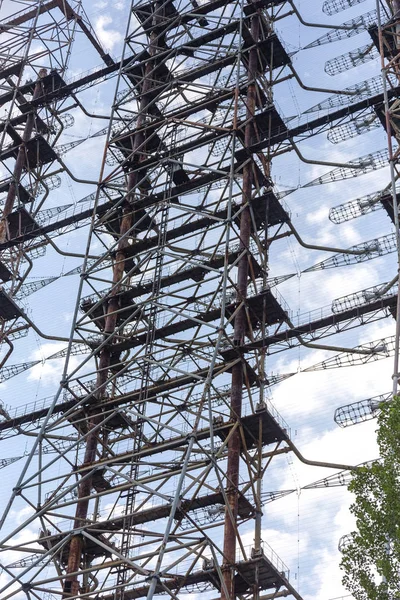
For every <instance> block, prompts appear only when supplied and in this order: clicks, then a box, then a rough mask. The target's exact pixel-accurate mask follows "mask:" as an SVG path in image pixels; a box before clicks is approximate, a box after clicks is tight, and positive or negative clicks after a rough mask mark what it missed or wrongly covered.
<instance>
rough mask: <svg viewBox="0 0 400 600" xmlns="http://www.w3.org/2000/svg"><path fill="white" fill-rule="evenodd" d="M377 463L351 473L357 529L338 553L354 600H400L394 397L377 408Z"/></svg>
mask: <svg viewBox="0 0 400 600" xmlns="http://www.w3.org/2000/svg"><path fill="white" fill-rule="evenodd" d="M377 441H378V446H379V450H380V456H381V459H380V460H379V461H376V462H374V463H372V464H371V465H369V466H364V467H361V468H359V469H357V471H355V473H354V477H353V480H352V482H351V483H350V485H349V490H350V491H351V492H353V493H354V494H355V501H354V503H353V504H352V505H351V507H350V511H351V512H352V513H353V514H354V516H355V517H356V527H357V530H356V531H353V532H352V533H351V535H350V537H349V540H350V541H349V543H348V544H347V545H346V547H345V548H344V549H343V558H342V562H341V567H342V569H343V570H344V572H345V575H344V577H343V585H344V586H345V587H346V588H347V590H348V591H349V592H350V593H351V594H352V595H353V596H354V598H356V600H388V599H390V600H393V599H395V598H400V396H394V398H393V400H392V401H390V402H388V403H385V404H382V406H381V413H380V415H379V417H378V430H377Z"/></svg>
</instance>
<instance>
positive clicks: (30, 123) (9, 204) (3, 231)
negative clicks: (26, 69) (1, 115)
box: [0, 69, 47, 242]
mask: <svg viewBox="0 0 400 600" xmlns="http://www.w3.org/2000/svg"><path fill="white" fill-rule="evenodd" d="M46 75H47V70H46V69H40V71H39V79H38V80H37V82H36V85H35V88H34V91H33V96H32V100H36V99H37V98H39V96H40V95H41V94H42V81H41V80H42V79H43V77H46ZM34 125H35V112H34V111H32V112H30V113H29V114H28V116H27V117H26V123H25V129H24V133H23V134H22V144H21V145H20V147H19V148H18V154H17V159H16V161H15V166H14V171H13V178H12V181H11V183H10V187H9V189H8V193H7V198H6V201H5V203H4V208H3V214H2V217H1V221H0V242H4V241H5V240H6V238H7V217H8V215H9V214H10V213H11V212H12V209H13V207H14V202H15V198H16V196H17V190H18V184H19V182H20V180H21V176H22V173H23V170H24V168H25V165H26V145H25V144H26V143H27V142H29V140H30V139H31V136H32V131H33V127H34Z"/></svg>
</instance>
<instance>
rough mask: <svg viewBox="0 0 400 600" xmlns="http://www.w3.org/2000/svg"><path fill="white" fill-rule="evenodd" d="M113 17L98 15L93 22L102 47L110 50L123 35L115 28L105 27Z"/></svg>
mask: <svg viewBox="0 0 400 600" xmlns="http://www.w3.org/2000/svg"><path fill="white" fill-rule="evenodd" d="M112 22H113V19H112V17H111V16H110V15H100V16H99V17H97V19H96V20H95V22H94V28H95V31H96V33H97V35H98V38H99V40H100V42H101V44H102V45H103V46H104V48H105V49H106V50H108V51H112V50H113V48H114V46H115V45H116V44H118V43H119V42H121V41H122V39H123V35H122V34H121V32H119V31H118V30H117V29H106V28H107V26H108V25H111V23H112Z"/></svg>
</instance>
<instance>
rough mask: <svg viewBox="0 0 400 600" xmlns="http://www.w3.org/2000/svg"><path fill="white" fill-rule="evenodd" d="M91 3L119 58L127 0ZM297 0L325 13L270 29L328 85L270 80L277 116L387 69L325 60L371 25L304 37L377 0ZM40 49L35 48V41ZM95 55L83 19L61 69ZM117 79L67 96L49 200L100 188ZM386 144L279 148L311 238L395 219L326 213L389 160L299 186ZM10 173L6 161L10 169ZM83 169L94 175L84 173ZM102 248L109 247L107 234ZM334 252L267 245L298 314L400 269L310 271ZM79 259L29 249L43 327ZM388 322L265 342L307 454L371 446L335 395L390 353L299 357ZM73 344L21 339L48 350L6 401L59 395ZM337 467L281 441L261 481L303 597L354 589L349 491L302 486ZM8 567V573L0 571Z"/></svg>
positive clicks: (69, 295) (57, 320) (349, 455)
mask: <svg viewBox="0 0 400 600" xmlns="http://www.w3.org/2000/svg"><path fill="white" fill-rule="evenodd" d="M28 4H29V3H28ZM83 4H84V7H85V10H86V12H87V15H88V17H89V19H90V21H91V23H92V24H93V28H94V30H95V31H96V34H97V36H98V39H99V40H100V42H101V44H102V46H103V47H104V48H105V49H106V50H107V51H108V52H109V53H110V54H111V55H112V56H113V57H114V58H115V59H117V58H118V57H120V56H121V54H122V52H123V40H124V35H125V28H126V22H127V14H128V11H129V2H128V0H121V1H119V2H111V1H106V0H104V1H101V2H90V3H89V2H86V3H85V2H84V3H83ZM295 5H296V7H297V9H298V11H299V12H300V14H301V15H302V17H303V19H304V20H305V21H307V22H310V23H317V24H318V26H315V27H312V26H304V25H302V24H301V23H300V22H299V20H298V19H297V18H296V16H293V15H292V16H290V15H289V16H287V17H286V18H284V19H282V20H279V21H277V22H276V24H275V28H276V32H277V34H278V36H279V38H280V39H281V40H282V42H283V44H284V47H285V48H286V50H287V51H288V52H290V53H291V54H292V53H293V56H292V60H293V65H294V68H295V70H296V73H297V74H298V76H299V78H300V80H301V82H302V83H303V84H304V85H305V86H307V87H309V88H319V89H320V90H321V91H318V92H317V91H310V90H305V89H303V88H302V87H301V86H300V85H299V84H298V82H297V81H296V80H295V79H294V78H291V79H289V80H286V81H283V82H282V83H278V84H277V85H275V86H274V90H273V94H274V103H275V106H276V107H277V109H278V111H279V113H280V114H281V116H282V118H283V119H284V120H288V122H289V123H291V124H296V123H297V122H298V121H300V122H301V121H302V120H303V119H304V118H307V117H306V116H305V115H304V113H305V111H307V110H308V109H310V108H311V107H315V106H316V105H318V104H319V103H321V102H322V101H324V100H326V99H327V98H330V97H336V96H338V95H339V94H333V93H332V92H333V91H337V92H338V91H340V90H345V89H346V88H348V87H349V86H353V85H355V84H356V83H360V82H363V81H364V80H367V79H370V78H371V77H376V76H378V75H379V60H378V59H377V58H375V59H374V60H371V61H370V62H367V63H365V64H363V65H360V66H357V67H356V68H354V69H351V70H346V71H344V72H343V73H339V74H337V75H335V76H331V75H329V74H327V73H326V72H325V71H324V67H325V63H326V61H329V60H331V59H334V58H335V57H337V56H340V55H343V54H345V53H347V52H350V51H354V50H356V49H357V48H359V47H362V46H365V45H366V44H368V43H369V41H370V38H369V35H368V33H367V32H366V31H364V32H361V33H360V34H359V35H356V36H353V37H351V38H346V39H342V40H339V41H336V42H332V43H329V44H326V45H321V46H317V47H313V48H309V49H305V47H306V46H307V45H308V44H310V43H311V42H313V41H314V40H315V39H317V38H319V37H320V36H322V35H324V34H326V33H327V32H328V31H330V29H329V28H324V27H321V26H320V25H321V24H322V25H335V24H341V23H343V22H348V21H350V20H351V19H354V18H355V17H358V16H359V15H360V14H364V13H367V12H369V11H371V10H374V8H375V1H374V0H365V1H364V2H360V3H358V4H356V5H354V6H353V7H349V8H348V9H347V10H345V11H342V12H339V13H337V14H334V15H332V16H330V15H327V14H325V13H324V12H323V11H322V7H323V2H322V0H315V1H314V2H313V3H310V2H307V1H305V0H303V1H300V0H298V1H296V2H295ZM1 10H2V16H1V18H3V14H4V15H5V16H7V15H8V14H9V13H10V12H11V11H12V10H14V4H13V3H11V2H9V1H8V2H7V1H6V2H3V4H2V6H1ZM3 11H4V12H3ZM331 31H332V30H331ZM34 50H35V51H40V48H35V49H34ZM100 62H101V60H100V58H99V56H98V55H96V53H94V52H93V50H91V49H90V48H89V47H88V44H87V43H86V42H85V40H84V38H83V36H82V34H81V33H79V32H77V33H76V39H75V45H74V51H73V52H72V54H71V60H70V64H69V68H68V71H67V73H66V79H67V80H69V79H71V80H72V79H73V78H74V77H76V76H78V75H79V73H81V72H82V71H83V72H85V71H89V70H91V69H93V68H94V67H96V66H97V65H99V64H100ZM27 75H28V74H27ZM123 84H124V82H120V88H119V89H122V88H123ZM115 85H116V79H115V78H114V79H111V80H109V81H107V82H104V83H102V84H101V85H98V86H96V87H92V88H90V89H88V90H86V91H83V92H82V93H80V94H79V99H80V101H81V102H82V103H83V104H84V106H85V108H86V111H87V112H88V113H90V114H91V115H95V116H92V117H91V116H87V114H84V113H83V112H80V111H79V110H75V108H74V107H72V108H71V109H70V110H71V113H72V114H73V115H74V118H75V122H74V125H73V126H72V127H71V128H69V129H66V130H65V131H64V132H63V134H62V137H61V138H60V140H59V144H60V145H61V144H67V143H69V142H74V141H82V143H81V144H79V145H77V146H76V147H75V148H73V149H71V150H70V151H68V152H67V153H66V154H65V156H64V160H65V164H66V165H67V166H68V167H69V168H70V169H71V171H72V172H73V174H74V179H72V178H70V177H68V176H66V175H65V174H62V175H61V185H60V187H59V188H58V189H57V191H56V192H54V193H51V194H50V195H49V197H48V199H47V200H46V204H45V205H44V207H43V208H52V207H55V206H60V205H64V204H73V205H75V204H76V203H77V202H78V201H79V200H80V199H82V198H84V197H86V196H88V195H89V194H92V193H93V192H94V191H95V189H96V182H97V180H98V177H99V172H100V165H101V159H102V152H103V147H104V142H105V135H104V134H103V135H100V136H94V134H95V133H96V132H97V131H100V130H102V129H103V128H106V127H107V125H108V121H109V114H110V105H111V103H112V101H113V98H114V93H115ZM361 87H362V86H361ZM65 108H66V109H67V108H68V106H67V105H66V106H65ZM0 110H3V109H0ZM4 110H7V107H6V108H5V109H4ZM68 111H69V108H68ZM68 111H67V110H66V112H68ZM306 114H308V118H314V117H317V116H320V115H323V114H325V113H324V109H323V108H321V109H320V110H315V111H314V112H312V113H306ZM386 147H387V139H386V134H385V132H384V130H383V128H376V129H373V130H372V131H370V132H368V133H365V134H364V135H359V136H356V137H353V138H351V139H348V140H346V141H344V142H342V143H340V144H337V145H335V144H332V143H331V142H330V141H329V140H328V139H327V135H326V133H324V134H321V135H318V136H315V137H313V138H310V139H305V140H304V141H302V142H301V143H300V144H299V149H300V151H301V157H302V158H300V157H299V156H298V155H296V154H295V153H294V152H290V153H284V154H281V155H280V156H277V157H275V158H274V160H273V162H272V179H273V181H274V184H275V186H276V187H275V189H276V191H277V192H279V193H281V194H283V193H285V192H290V193H288V194H287V195H285V197H284V199H283V201H284V203H285V206H287V207H288V210H289V211H290V214H291V219H292V222H293V224H294V226H295V228H296V230H297V231H298V233H299V235H300V236H301V238H302V240H303V241H304V242H306V243H308V244H313V245H317V246H320V247H334V248H336V249H338V248H339V249H340V248H343V249H345V248H349V247H350V246H353V245H355V244H360V243H362V242H367V241H369V240H373V239H375V238H377V237H380V236H383V235H388V234H390V233H392V232H393V227H392V225H391V222H390V220H389V218H388V216H387V214H386V213H385V211H383V210H380V211H376V212H372V213H370V214H367V215H365V216H363V217H360V218H359V219H355V220H351V221H347V222H345V223H342V224H340V225H337V224H335V223H333V222H332V221H330V220H329V210H330V209H331V208H332V207H335V206H337V205H340V204H343V203H345V202H348V201H350V200H353V199H356V198H360V197H363V196H365V195H366V194H371V193H374V192H378V191H380V190H381V189H383V188H384V187H385V186H386V185H387V184H388V183H389V179H390V174H389V169H388V166H385V167H383V168H381V169H379V170H373V171H371V172H370V173H367V174H365V175H362V176H360V177H353V178H349V179H343V180H339V181H335V182H332V183H325V184H317V185H314V186H311V187H305V186H306V184H308V183H310V182H312V181H314V180H316V179H317V178H318V177H321V176H322V175H325V174H326V173H328V172H330V171H332V170H333V169H334V168H335V167H334V166H333V164H334V163H340V164H347V163H348V162H349V161H353V160H356V159H357V158H359V157H363V156H366V155H368V154H370V153H372V152H375V151H377V150H383V149H385V148H386ZM303 159H305V160H303ZM321 161H323V162H325V163H332V166H329V164H325V165H321V164H319V163H320V162H321ZM111 168H112V167H111V166H110V165H108V166H106V173H107V172H110V170H111ZM2 175H5V171H4V170H3V172H2ZM83 180H85V181H89V182H88V183H82V181H83ZM86 236H87V228H84V229H82V230H80V229H77V230H74V231H71V232H69V233H68V234H67V235H63V236H60V237H59V238H57V239H56V240H55V241H56V243H57V245H58V247H59V249H61V250H62V251H63V252H66V253H75V254H80V253H84V251H85V247H86ZM95 250H96V241H94V243H93V244H92V247H91V251H95ZM97 251H98V252H100V251H101V246H100V243H98V247H97ZM334 253H337V252H336V251H335V252H334ZM331 255H332V252H329V251H327V250H322V249H317V250H309V249H306V248H303V247H301V246H300V245H299V244H298V243H297V242H296V241H295V240H294V239H293V237H292V236H291V237H284V238H282V239H281V240H279V241H277V242H275V243H274V244H273V245H272V246H271V249H270V273H269V275H270V277H278V276H282V275H287V274H294V277H293V278H292V279H290V280H288V281H286V282H284V283H282V284H281V285H280V286H279V292H280V293H281V294H282V296H283V298H284V299H285V301H286V302H287V303H288V304H289V306H290V309H291V315H292V321H294V322H296V320H299V321H301V322H307V321H308V320H313V319H314V318H316V316H317V315H319V314H322V313H323V312H324V311H327V310H330V307H331V304H332V302H333V301H334V300H335V299H336V298H339V297H342V296H345V295H347V294H352V293H354V292H357V291H359V290H363V289H365V288H368V287H371V286H374V285H378V284H381V283H384V282H387V281H390V280H391V279H392V278H393V277H394V274H395V273H396V261H395V255H394V254H389V255H385V256H381V257H379V258H376V259H374V260H371V261H366V262H363V263H360V264H352V265H348V266H343V267H339V268H332V269H326V270H322V271H321V270H316V271H311V272H304V271H305V270H306V269H308V268H309V267H311V266H313V265H316V264H317V263H320V262H321V261H324V260H326V259H328V258H329V257H330V256H331ZM81 263H82V258H80V257H78V256H75V257H74V256H63V255H61V254H59V253H58V252H55V251H54V250H52V249H51V248H49V249H48V251H47V252H46V255H45V256H43V257H41V258H39V259H37V260H36V261H34V269H33V271H32V275H31V276H30V278H29V279H28V280H27V281H30V282H33V281H40V280H42V279H44V278H48V277H56V278H57V279H55V281H54V282H52V283H51V284H50V285H49V286H48V287H47V286H46V287H45V288H43V289H42V290H39V291H38V292H36V293H35V294H32V295H30V296H28V297H26V298H25V299H23V300H21V304H22V306H23V307H24V309H25V310H26V311H27V314H28V315H30V316H32V318H33V319H34V322H35V323H36V324H37V325H38V327H39V329H40V330H41V331H42V332H44V333H45V334H47V335H58V336H61V337H64V338H68V335H69V328H70V322H71V318H72V314H73V312H74V307H75V303H76V294H77V290H78V285H79V277H78V276H66V275H65V274H66V273H68V272H69V271H70V270H71V269H73V268H74V267H77V266H79V265H80V264H81ZM103 287H104V286H103ZM87 293H88V292H87ZM324 314H325V313H324ZM394 330H395V322H394V320H393V319H392V318H391V317H388V318H385V319H382V320H378V321H376V322H372V323H366V324H365V325H364V326H363V327H359V328H356V329H351V330H348V331H344V332H342V333H341V334H340V335H334V336H331V337H329V338H328V339H324V340H322V342H321V343H322V344H324V345H329V346H330V347H331V349H330V350H328V349H326V348H325V349H316V348H314V349H311V348H306V347H302V346H296V347H295V348H292V349H289V350H287V351H285V352H276V351H275V350H274V349H273V350H272V351H271V354H270V355H269V356H268V360H267V369H268V372H269V373H280V374H289V373H294V374H295V375H294V376H293V377H290V378H288V379H287V380H286V381H284V382H282V383H281V384H279V385H277V386H274V387H273V388H271V398H270V400H271V402H272V403H273V405H274V406H276V408H277V409H278V411H279V413H280V414H281V415H282V416H283V418H284V419H285V420H286V421H287V422H288V424H289V426H290V430H291V437H292V440H293V442H294V443H295V445H296V446H297V447H298V448H299V450H300V451H301V453H302V454H303V456H305V457H306V458H308V459H311V460H319V461H324V462H332V463H340V464H345V465H356V464H359V463H361V462H364V461H367V460H371V459H374V458H377V448H376V443H375V429H376V422H375V421H369V422H367V423H362V424H359V425H357V426H355V427H349V428H345V429H341V428H339V427H338V426H337V425H336V424H335V422H334V420H333V415H334V411H335V409H336V408H337V407H339V406H342V405H345V404H349V403H351V402H356V401H360V400H363V399H365V398H369V397H372V396H374V395H378V394H383V393H386V392H388V391H390V389H391V376H392V369H393V359H392V358H391V357H388V358H384V357H382V360H378V361H376V362H370V363H368V364H367V365H359V366H353V367H351V368H346V367H344V368H342V369H316V370H315V371H305V369H308V368H309V367H312V366H313V365H319V364H320V363H321V362H322V361H326V360H328V359H329V358H330V357H332V356H335V355H337V354H338V350H337V348H338V347H341V348H343V347H345V348H349V349H351V348H354V347H355V346H358V345H360V344H366V343H369V342H371V341H373V340H380V339H382V338H385V337H388V336H392V335H394ZM65 346H66V343H65V342H64V341H50V340H46V339H41V338H40V336H39V335H37V334H35V333H34V334H32V332H31V333H30V334H29V335H28V336H27V338H24V339H22V340H17V341H16V342H15V350H14V352H13V355H12V357H11V360H10V363H9V364H21V363H23V362H27V361H35V360H38V361H40V362H39V364H37V365H36V366H34V367H33V368H31V369H29V370H27V371H25V372H23V373H21V374H20V375H18V376H17V377H14V378H10V379H8V380H7V381H5V382H4V383H3V384H2V386H3V390H2V395H1V400H2V402H4V404H5V405H6V406H7V407H13V408H14V407H18V406H22V405H25V404H26V403H27V402H34V401H37V400H40V399H42V398H46V397H51V396H52V394H54V391H55V389H56V388H57V385H58V382H59V380H60V374H61V372H62V368H63V359H62V358H60V359H50V360H46V359H47V357H49V356H51V355H52V354H54V353H55V352H57V351H59V350H62V349H63V348H65ZM80 358H81V357H79V356H78V357H73V359H72V361H71V364H70V369H74V368H75V367H77V366H78V365H79V362H80ZM30 444H31V440H30V439H29V437H25V438H23V437H22V438H21V437H20V438H15V439H14V438H12V439H4V440H1V445H2V457H14V456H21V455H23V453H24V452H25V451H27V450H28V449H29V448H30ZM22 464H23V462H22V460H21V461H18V462H16V463H14V464H13V465H11V466H9V467H7V469H5V470H4V471H3V473H2V474H4V475H5V476H6V477H7V486H3V488H2V489H1V490H0V507H4V506H5V505H6V502H7V499H8V497H9V492H10V488H11V485H13V483H14V482H15V481H16V478H17V476H18V472H19V469H20V468H21V467H22ZM334 472H335V470H332V469H328V468H325V469H324V468H321V467H311V466H307V465H304V464H302V463H301V462H300V461H299V460H298V459H296V458H295V457H294V456H292V455H283V456H280V457H277V458H276V460H274V461H273V463H272V464H271V467H269V468H268V470H267V474H266V477H265V480H264V482H263V492H265V493H266V494H267V493H268V492H274V491H278V490H293V492H292V493H291V494H288V495H287V496H285V497H284V498H281V499H279V500H276V501H274V502H270V503H267V504H266V505H265V508H264V519H263V539H264V540H265V541H266V542H267V543H268V544H270V545H271V547H272V548H273V549H274V550H275V551H276V552H277V554H278V555H279V556H280V557H281V558H282V560H283V561H284V562H285V563H286V564H287V565H288V567H289V568H290V572H291V578H290V580H291V583H292V585H294V587H296V589H298V591H299V592H300V593H301V594H302V595H303V597H304V598H308V599H309V600H329V599H333V598H337V597H341V596H345V595H346V591H345V590H344V589H343V587H342V585H341V573H340V570H339V562H340V552H339V551H338V542H339V539H340V537H341V536H342V535H345V534H346V533H348V532H350V531H351V530H352V527H353V526H354V524H353V522H352V518H351V516H350V513H349V510H348V507H349V504H350V502H351V497H350V495H349V494H348V493H347V491H346V489H345V488H343V487H339V488H334V487H327V488H325V489H308V490H305V489H302V488H303V487H304V486H306V485H308V484H310V483H312V482H314V481H317V480H320V479H322V478H324V477H327V476H328V475H330V474H332V473H334ZM14 516H15V518H17V516H16V515H14ZM18 518H19V519H23V518H24V515H23V514H20V515H19V516H18ZM245 535H247V534H245ZM251 536H252V533H251V532H249V534H248V543H249V544H251V542H252V539H251ZM1 577H2V576H1V575H0V581H1Z"/></svg>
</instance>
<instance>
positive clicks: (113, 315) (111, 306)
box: [63, 41, 157, 598]
mask: <svg viewBox="0 0 400 600" xmlns="http://www.w3.org/2000/svg"><path fill="white" fill-rule="evenodd" d="M149 48H150V55H152V56H154V55H155V54H156V51H157V48H156V46H155V44H154V43H153V42H152V41H151V42H150V45H149ZM153 68H154V60H149V61H148V63H147V65H146V69H145V76H144V81H143V87H142V95H141V101H140V105H139V111H138V118H137V122H136V127H137V129H139V128H140V127H142V126H143V125H144V123H145V118H146V109H147V105H148V104H149V102H150V99H151V98H150V97H149V91H150V89H151V87H152V80H154V75H153V76H150V74H151V72H152V70H153ZM144 140H145V137H144V134H143V133H142V132H137V133H134V134H133V146H132V156H134V155H135V153H136V152H137V151H138V148H139V147H141V146H142V144H143V142H144ZM142 151H143V148H142V149H141V150H140V152H142ZM139 161H140V156H139ZM136 185H137V174H136V173H131V174H130V175H129V177H128V190H129V193H128V194H127V198H126V202H125V204H124V206H123V214H122V219H121V225H120V236H121V240H120V241H119V243H118V246H117V251H116V254H115V260H114V265H113V291H112V293H111V295H110V299H109V300H108V305H107V313H106V317H105V326H104V338H105V339H107V338H108V337H109V336H110V335H111V334H112V333H113V332H114V331H115V329H116V326H117V318H118V314H117V312H116V311H117V310H118V308H119V300H118V292H119V290H120V282H121V281H122V279H123V276H124V270H125V259H126V253H125V250H126V248H127V247H128V245H129V241H128V238H127V236H126V235H125V234H126V233H127V232H129V231H130V230H131V229H132V225H133V211H134V198H133V196H134V193H135V187H136ZM112 344H113V342H112V341H110V342H109V343H108V344H107V345H106V346H104V348H103V349H102V351H101V352H100V356H99V366H98V374H97V381H96V396H97V398H96V399H97V405H99V404H101V402H102V399H103V397H104V390H105V385H106V383H107V380H108V373H109V367H110V364H111V351H112ZM100 419H101V417H100V416H94V417H92V418H91V419H90V421H89V424H88V428H89V431H90V430H92V431H91V433H89V434H88V436H87V438H86V448H85V456H84V463H83V466H84V467H85V466H87V467H88V469H90V467H91V465H92V464H93V462H94V461H95V459H96V451H97V445H98V438H99V433H98V431H93V429H94V428H95V427H96V425H98V423H99V422H100ZM92 480H93V478H92V476H89V477H87V478H86V479H84V480H83V481H82V482H81V483H80V484H79V486H78V504H77V507H76V513H75V522H74V527H75V528H78V527H82V525H83V524H84V523H85V521H86V519H87V515H88V509H89V500H88V497H89V496H90V493H91V489H92ZM80 498H86V499H85V500H80ZM82 553H83V539H82V536H80V535H75V536H73V538H72V539H71V543H70V548H69V556H68V565H67V576H66V578H65V580H64V594H63V598H68V597H70V596H72V597H74V596H76V595H78V593H79V580H78V577H77V576H76V575H71V576H69V575H68V573H75V572H76V571H78V570H79V566H80V563H81V560H82Z"/></svg>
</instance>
